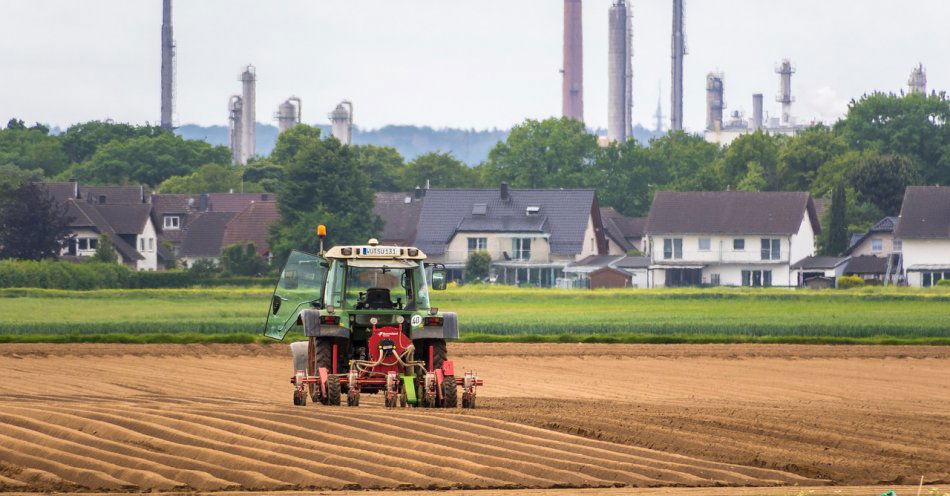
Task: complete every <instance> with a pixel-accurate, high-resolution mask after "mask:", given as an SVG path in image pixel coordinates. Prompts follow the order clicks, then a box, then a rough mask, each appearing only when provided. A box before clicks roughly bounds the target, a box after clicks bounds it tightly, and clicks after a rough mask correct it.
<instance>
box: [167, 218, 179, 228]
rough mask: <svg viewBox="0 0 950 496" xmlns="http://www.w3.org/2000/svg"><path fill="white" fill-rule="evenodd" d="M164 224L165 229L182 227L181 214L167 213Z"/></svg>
mask: <svg viewBox="0 0 950 496" xmlns="http://www.w3.org/2000/svg"><path fill="white" fill-rule="evenodd" d="M164 226H165V229H181V216H178V215H166V216H165V221H164Z"/></svg>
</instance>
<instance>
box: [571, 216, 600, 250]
mask: <svg viewBox="0 0 950 496" xmlns="http://www.w3.org/2000/svg"><path fill="white" fill-rule="evenodd" d="M599 254H600V253H599V252H598V250H597V231H595V230H594V217H593V216H591V215H588V216H587V229H585V230H584V243H583V244H581V252H580V253H578V254H576V255H574V261H578V260H583V259H585V258H587V257H589V256H591V255H599Z"/></svg>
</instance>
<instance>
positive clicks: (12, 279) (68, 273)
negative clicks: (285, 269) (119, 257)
mask: <svg viewBox="0 0 950 496" xmlns="http://www.w3.org/2000/svg"><path fill="white" fill-rule="evenodd" d="M273 284H274V280H273V278H270V277H248V276H242V277H237V276H228V277H224V276H219V275H217V274H207V273H204V272H201V271H190V270H168V271H164V272H137V271H134V270H132V269H130V268H128V267H126V266H124V265H120V264H115V263H102V262H95V261H88V262H65V261H53V260H41V261H20V260H0V288H45V289H80V290H90V289H162V288H189V287H193V286H257V287H268V286H272V285H273Z"/></svg>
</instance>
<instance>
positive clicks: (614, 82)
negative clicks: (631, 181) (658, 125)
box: [607, 0, 633, 141]
mask: <svg viewBox="0 0 950 496" xmlns="http://www.w3.org/2000/svg"><path fill="white" fill-rule="evenodd" d="M630 17H631V16H630V11H629V10H628V8H627V5H626V3H625V2H624V0H616V1H615V2H614V4H613V5H612V6H611V7H610V11H609V13H608V16H607V19H608V48H607V94H608V100H609V101H608V107H607V138H608V139H610V140H612V141H626V140H627V139H628V138H629V137H630V136H631V133H632V127H633V126H632V124H633V123H632V122H631V120H632V119H631V118H632V108H633V61H632V60H631V56H632V55H633V46H632V43H631V41H632V38H633V36H632V29H631V23H630Z"/></svg>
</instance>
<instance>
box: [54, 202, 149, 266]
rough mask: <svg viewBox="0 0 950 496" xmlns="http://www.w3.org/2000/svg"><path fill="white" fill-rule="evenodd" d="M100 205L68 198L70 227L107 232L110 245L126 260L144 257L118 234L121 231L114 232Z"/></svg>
mask: <svg viewBox="0 0 950 496" xmlns="http://www.w3.org/2000/svg"><path fill="white" fill-rule="evenodd" d="M102 207H103V205H93V204H91V203H88V202H86V201H85V200H77V199H74V198H70V199H69V200H67V208H68V212H69V216H70V217H72V222H70V224H69V225H70V227H74V228H76V227H85V228H88V229H93V230H95V231H98V232H99V233H101V234H108V235H109V238H110V239H111V240H112V245H113V246H115V250H116V251H117V252H119V253H120V254H121V255H122V258H124V259H126V260H142V259H144V258H145V257H143V256H142V254H141V253H139V252H138V250H136V249H135V247H134V246H132V245H130V244H128V243H127V242H126V241H125V240H124V239H122V238H121V237H120V236H119V234H121V233H118V232H116V230H115V228H114V227H113V226H112V224H111V223H109V221H108V220H107V219H106V218H105V217H104V216H103V215H102V212H101V210H100V209H101V208H102ZM143 224H144V223H143ZM136 234H138V231H136Z"/></svg>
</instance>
